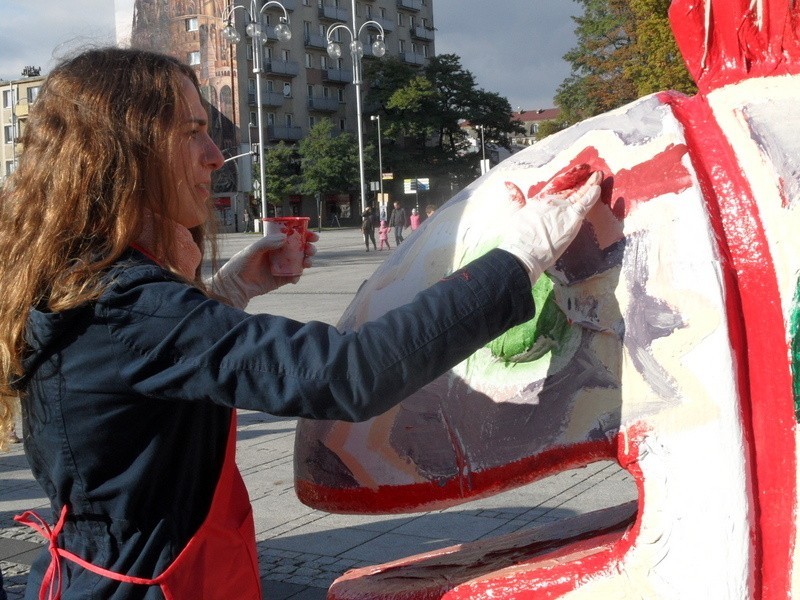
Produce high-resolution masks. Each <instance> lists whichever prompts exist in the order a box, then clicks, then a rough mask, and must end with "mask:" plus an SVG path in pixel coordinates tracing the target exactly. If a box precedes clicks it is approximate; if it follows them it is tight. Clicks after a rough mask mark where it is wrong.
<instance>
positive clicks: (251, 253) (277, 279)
mask: <svg viewBox="0 0 800 600" xmlns="http://www.w3.org/2000/svg"><path fill="white" fill-rule="evenodd" d="M318 239H319V236H318V235H317V234H316V232H314V231H308V232H307V233H306V247H305V257H304V259H303V267H306V268H308V267H310V266H311V257H312V256H314V254H316V252H317V249H316V246H314V242H316V241H317V240H318ZM285 243H286V234H285V233H271V234H269V235H266V236H264V237H262V238H261V239H259V240H258V241H256V242H253V243H252V244H250V245H249V246H248V247H247V248H245V249H244V250H241V251H239V252H237V253H236V254H234V255H233V256H232V257H231V259H230V260H229V261H228V262H226V263H225V264H224V265H222V267H220V269H219V270H218V271H217V272H216V273H215V274H214V276H213V277H211V279H210V280H208V281H206V285H207V286H208V288H209V289H210V290H211V291H213V292H214V293H215V294H219V295H220V296H223V297H225V298H227V299H228V300H229V301H230V303H231V304H232V305H233V306H235V307H236V308H241V309H244V308H245V307H246V306H247V303H248V302H249V301H250V299H251V298H255V297H256V296H260V295H262V294H266V293H267V292H271V291H272V290H276V289H278V288H279V287H281V286H282V285H286V284H287V283H297V282H298V281H299V280H300V277H299V276H297V277H282V276H277V275H273V274H272V273H271V272H270V268H269V255H270V253H272V252H275V251H277V250H279V249H280V248H281V247H282V246H283V245H284V244H285Z"/></svg>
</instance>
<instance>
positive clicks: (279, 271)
mask: <svg viewBox="0 0 800 600" xmlns="http://www.w3.org/2000/svg"><path fill="white" fill-rule="evenodd" d="M308 221H309V217H268V218H266V219H264V228H265V229H264V233H265V234H266V235H269V234H271V233H285V234H286V243H285V244H284V245H283V246H282V247H281V249H280V250H277V251H276V252H272V253H271V254H270V255H269V268H270V272H271V273H272V274H273V275H277V276H280V277H297V276H298V275H302V274H303V260H304V259H305V254H306V236H307V232H308Z"/></svg>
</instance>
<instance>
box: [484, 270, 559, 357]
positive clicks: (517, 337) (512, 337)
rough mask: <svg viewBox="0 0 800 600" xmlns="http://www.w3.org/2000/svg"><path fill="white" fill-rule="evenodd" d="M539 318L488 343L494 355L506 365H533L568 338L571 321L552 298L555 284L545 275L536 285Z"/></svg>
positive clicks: (534, 288) (537, 314) (534, 297)
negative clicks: (532, 362)
mask: <svg viewBox="0 0 800 600" xmlns="http://www.w3.org/2000/svg"><path fill="white" fill-rule="evenodd" d="M533 300H534V302H535V303H536V315H535V316H534V317H533V319H531V320H530V321H528V322H526V323H523V324H522V325H517V326H516V327H514V328H512V329H509V330H508V331H507V332H505V333H504V334H503V335H501V336H500V337H498V338H496V339H495V340H493V341H492V342H491V343H490V344H489V346H488V347H489V350H490V351H491V353H492V356H494V357H495V358H498V359H500V360H502V361H504V362H514V363H520V362H531V361H534V360H537V359H539V358H542V357H543V356H544V355H545V354H547V353H548V352H550V351H551V350H554V349H556V348H557V347H558V346H559V344H560V342H561V341H562V340H564V339H565V337H566V336H567V334H568V330H569V322H568V321H567V318H566V317H565V316H564V313H563V312H561V309H560V308H559V307H558V306H557V305H556V302H555V300H554V299H553V283H552V282H551V281H550V279H549V278H548V277H547V276H542V277H540V278H539V280H538V281H537V282H536V285H534V286H533Z"/></svg>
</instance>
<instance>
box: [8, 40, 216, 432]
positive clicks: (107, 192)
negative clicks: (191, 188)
mask: <svg viewBox="0 0 800 600" xmlns="http://www.w3.org/2000/svg"><path fill="white" fill-rule="evenodd" d="M185 77H188V78H189V79H190V80H191V81H192V82H193V83H194V85H195V87H197V85H198V83H197V78H196V76H195V74H194V72H193V71H192V70H191V69H190V68H189V67H188V66H186V65H183V64H181V63H180V62H179V61H177V60H176V59H174V58H171V57H169V56H164V55H161V54H156V53H152V52H146V51H142V50H134V49H119V48H102V49H93V50H89V51H86V52H83V53H82V54H80V55H78V56H76V57H74V58H71V59H68V60H66V61H64V62H62V63H61V64H60V65H59V66H57V67H56V68H55V69H54V70H53V71H52V72H51V73H50V74H49V75H48V77H47V78H46V79H45V81H44V83H43V85H42V89H41V92H40V94H39V96H38V98H37V100H36V103H35V104H34V105H33V107H32V108H31V111H30V116H29V119H28V123H27V127H26V128H25V131H24V133H23V136H22V139H21V143H22V146H23V150H22V153H21V155H20V159H19V165H18V168H17V169H16V171H15V172H14V173H13V174H12V175H11V176H10V177H9V178H8V179H7V180H6V184H5V186H4V187H3V188H2V189H0V370H1V371H0V373H1V374H0V446H2V445H3V444H4V443H5V441H6V435H7V434H8V433H9V427H10V426H11V424H12V422H13V421H12V419H13V415H14V406H15V402H14V400H15V398H16V397H17V396H18V395H19V392H18V390H16V389H15V385H14V382H15V381H16V380H18V379H19V378H20V377H21V376H22V375H23V374H24V373H23V367H22V362H23V358H24V356H25V354H26V349H27V348H26V343H25V335H26V324H27V319H28V315H29V313H30V310H31V308H32V307H38V308H40V309H44V310H49V311H52V312H60V311H64V310H66V309H69V308H73V307H75V306H78V305H81V304H83V303H86V302H89V301H91V300H94V299H96V298H97V297H99V295H100V294H101V293H102V291H103V287H104V284H103V282H102V281H103V272H104V271H105V270H106V269H107V268H108V267H109V266H110V265H111V264H112V263H113V262H114V261H115V260H117V259H118V258H119V256H120V255H121V254H122V253H123V252H125V250H126V249H127V248H128V247H129V246H130V245H131V243H133V242H134V241H135V240H136V239H137V238H138V237H139V236H140V234H141V231H142V227H143V224H144V219H145V217H144V215H146V214H148V211H149V213H150V214H161V215H163V216H166V217H172V216H174V215H175V214H176V211H177V208H176V206H177V199H178V185H179V182H178V179H180V178H179V177H177V176H176V174H175V167H174V166H173V164H172V162H171V160H170V159H171V157H175V156H176V150H177V148H178V144H180V143H181V140H180V139H179V137H178V135H176V132H177V126H178V121H179V117H180V115H181V114H182V111H185V110H188V109H187V103H186V100H185V98H184V95H183V91H182V86H183V84H184V82H185V79H184V78H185ZM209 214H213V211H209ZM151 220H152V221H153V225H154V226H155V227H156V228H157V229H158V231H156V232H155V233H156V239H157V240H158V242H157V247H156V248H152V250H153V251H154V252H155V254H156V256H157V257H158V258H159V260H161V261H162V264H164V266H166V267H167V268H169V269H171V270H173V271H176V272H177V269H176V268H175V266H174V265H173V264H172V263H171V261H170V259H169V257H170V256H171V253H172V250H173V248H175V247H176V246H175V236H174V233H173V231H172V229H171V228H170V227H169V226H168V224H167V223H165V220H164V219H151ZM210 225H211V223H209V226H210ZM206 230H207V226H205V225H204V226H201V227H199V228H196V229H195V230H192V235H193V237H194V238H195V241H196V242H197V243H198V246H199V247H200V249H201V251H203V250H204V248H205V246H206V245H210V247H211V249H212V251H213V250H214V248H215V245H214V243H213V237H212V236H210V235H207V231H206ZM212 254H213V252H212ZM199 271H200V269H199V268H198V272H197V273H196V274H195V280H194V281H192V282H190V283H193V284H195V285H197V286H198V287H200V288H201V289H203V290H204V291H205V288H204V287H203V284H202V280H201V279H200V273H199Z"/></svg>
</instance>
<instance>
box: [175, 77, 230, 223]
mask: <svg viewBox="0 0 800 600" xmlns="http://www.w3.org/2000/svg"><path fill="white" fill-rule="evenodd" d="M183 96H184V99H185V101H186V102H185V111H184V112H183V114H181V116H180V117H179V118H180V122H179V123H178V128H177V132H176V135H177V136H178V144H177V148H178V156H177V160H175V161H174V162H173V169H174V170H175V172H174V175H175V181H176V182H177V183H178V206H177V212H176V215H175V221H177V222H178V223H180V224H181V225H183V226H184V227H187V228H192V227H197V226H198V225H202V224H203V223H205V222H206V221H207V220H208V217H209V210H210V203H209V197H210V195H211V173H212V172H213V171H215V170H216V169H219V168H220V167H221V166H222V164H223V160H224V159H223V157H222V153H221V152H220V151H219V148H217V145H216V144H215V143H214V141H213V140H212V139H211V137H209V135H208V115H207V114H206V110H205V107H204V106H203V103H202V102H201V100H200V94H198V93H197V88H195V86H194V84H193V83H192V81H191V80H190V79H189V78H188V77H184V80H183Z"/></svg>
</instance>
